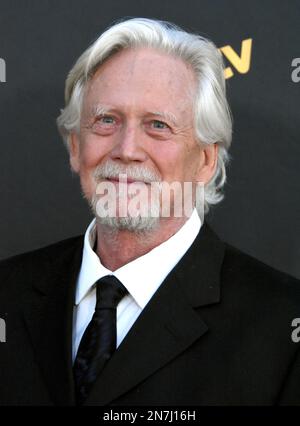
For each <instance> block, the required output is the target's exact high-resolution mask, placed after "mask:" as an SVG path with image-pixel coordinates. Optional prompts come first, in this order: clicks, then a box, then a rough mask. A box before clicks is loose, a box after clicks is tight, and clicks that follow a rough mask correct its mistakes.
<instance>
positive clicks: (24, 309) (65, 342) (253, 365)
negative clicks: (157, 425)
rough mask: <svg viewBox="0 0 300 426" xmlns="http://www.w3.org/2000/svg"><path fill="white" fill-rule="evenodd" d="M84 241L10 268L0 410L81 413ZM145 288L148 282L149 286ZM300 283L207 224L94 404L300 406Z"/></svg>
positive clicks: (5, 279)
mask: <svg viewBox="0 0 300 426" xmlns="http://www.w3.org/2000/svg"><path fill="white" fill-rule="evenodd" d="M82 248H83V237H82V236H80V237H75V238H71V239H68V240H65V241H62V242H59V243H57V244H54V245H51V246H48V247H46V248H43V249H39V250H36V251H33V252H30V253H26V254H22V255H18V256H15V257H13V258H10V259H7V260H4V261H2V262H0V317H2V318H3V319H5V321H6V326H7V330H6V331H7V341H6V343H0V366H1V369H0V404H2V405H53V404H54V405H74V385H73V378H72V359H71V357H72V351H71V348H72V315H73V314H72V311H73V303H74V291H75V283H76V279H77V276H78V272H79V270H80V265H81V256H82ZM141 285H143V282H141ZM296 317H300V287H299V281H297V280H296V279H294V278H291V277H289V276H287V275H285V274H283V273H280V272H278V271H275V270H273V269H272V268H270V267H268V266H266V265H264V264H263V263H261V262H259V261H257V260H255V259H253V258H251V257H250V256H247V255H245V254H243V253H241V252H240V251H238V250H236V249H234V248H233V247H231V246H229V245H227V244H225V243H223V242H222V241H220V240H219V238H218V237H217V236H216V235H215V234H214V232H213V231H212V230H211V229H210V228H209V226H208V225H206V224H204V225H203V226H202V228H201V231H200V233H199V235H198V237H197V238H196V240H195V242H194V243H193V245H192V246H191V248H190V249H189V250H188V251H187V253H186V254H185V255H184V257H183V258H182V259H181V261H180V262H179V263H178V264H177V266H176V267H175V268H174V270H173V271H172V272H171V273H170V274H169V275H168V276H167V278H166V279H165V281H164V282H163V283H162V285H161V286H160V288H159V289H158V290H157V292H156V293H155V295H154V296H153V298H152V299H151V300H150V302H149V303H148V305H147V306H146V308H145V309H144V311H143V312H142V314H141V315H140V317H139V318H138V320H137V321H136V323H135V324H134V325H133V327H132V328H131V330H130V331H129V333H128V335H127V336H126V338H125V339H124V340H123V342H122V343H121V345H120V346H119V348H118V350H117V351H116V352H115V354H114V355H113V357H112V358H111V360H110V361H109V362H108V364H107V366H106V367H105V369H104V370H103V372H102V373H101V374H100V376H99V378H98V380H97V382H96V384H95V386H94V388H93V389H92V392H91V394H90V396H89V398H88V399H87V401H86V405H174V406H178V405H276V404H300V358H299V355H298V352H299V345H297V344H296V343H293V342H292V339H291V332H292V327H291V321H292V320H293V319H294V318H296Z"/></svg>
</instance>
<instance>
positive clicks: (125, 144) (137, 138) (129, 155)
mask: <svg viewBox="0 0 300 426" xmlns="http://www.w3.org/2000/svg"><path fill="white" fill-rule="evenodd" d="M142 138H143V135H142V131H141V129H139V127H138V126H136V125H127V126H124V128H123V130H122V131H121V132H120V134H119V135H118V140H117V141H116V144H115V146H114V147H113V149H112V151H111V153H110V157H111V159H112V160H119V161H122V162H123V163H131V162H133V161H138V162H143V161H146V159H147V154H146V152H145V150H144V148H143V140H142Z"/></svg>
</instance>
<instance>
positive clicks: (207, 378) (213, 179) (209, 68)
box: [0, 19, 300, 406]
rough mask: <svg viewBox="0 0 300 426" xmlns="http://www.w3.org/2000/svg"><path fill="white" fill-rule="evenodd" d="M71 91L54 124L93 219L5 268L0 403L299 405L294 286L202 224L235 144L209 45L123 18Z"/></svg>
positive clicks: (298, 305) (1, 277) (84, 63)
mask: <svg viewBox="0 0 300 426" xmlns="http://www.w3.org/2000/svg"><path fill="white" fill-rule="evenodd" d="M65 95H66V106H65V108H64V110H62V112H61V115H60V117H59V118H58V126H59V129H60V132H61V134H62V136H63V138H64V140H65V143H66V145H67V148H68V152H69V155H70V164H71V168H72V170H73V171H75V172H76V173H77V174H78V175H79V177H80V182H81V187H82V192H83V194H84V196H85V198H86V199H87V200H88V202H89V204H90V205H91V208H92V210H93V212H94V214H95V219H94V221H93V222H92V223H91V224H90V226H89V227H88V229H87V232H86V234H85V236H84V237H83V236H79V237H76V238H71V239H69V240H66V241H61V242H59V243H56V244H54V245H51V246H49V247H46V248H43V249H39V250H36V251H33V252H31V253H27V254H23V255H19V256H15V257H13V258H11V259H8V260H4V261H2V262H1V266H0V300H1V302H0V314H1V315H2V316H3V315H4V314H5V315H6V324H7V333H6V334H7V339H6V340H7V341H6V343H5V344H2V345H1V348H0V349H1V352H0V356H1V358H0V362H1V380H0V383H1V385H0V402H1V404H3V405H107V404H110V405H173V406H176V405H275V404H298V403H300V374H299V373H300V370H299V367H300V365H299V356H298V346H297V345H296V344H295V343H294V342H293V341H292V339H291V333H292V329H291V321H292V320H293V319H294V318H296V317H297V316H298V314H299V310H300V294H299V282H297V281H296V280H295V279H293V278H291V277H289V276H287V275H285V274H283V273H280V272H277V271H275V270H273V269H271V268H270V267H267V266H266V265H264V264H262V263H261V262H259V261H257V260H255V259H253V258H251V257H249V256H247V255H245V254H243V253H241V252H239V251H238V250H236V249H234V248H233V247H231V246H229V245H228V244H225V243H224V242H222V241H221V240H220V239H219V238H218V237H217V236H216V235H215V234H214V232H213V231H212V230H211V229H210V227H209V226H208V225H207V224H206V222H205V220H204V214H203V212H204V213H207V211H208V209H209V206H210V205H211V204H216V203H218V202H219V201H220V200H221V199H222V192H221V191H222V187H223V185H224V182H225V178H226V173H225V166H226V163H227V160H228V153H227V150H228V148H229V146H230V141H231V119H230V112H229V108H228V104H227V101H226V96H225V84H224V77H223V68H222V60H221V56H220V54H219V52H218V50H217V49H216V47H215V46H214V45H213V44H212V43H211V42H209V41H208V40H206V39H204V38H201V37H199V36H196V35H193V34H188V33H186V32H184V31H182V30H181V29H178V28H177V27H175V26H173V25H171V24H168V23H162V22H159V21H154V20H148V19H131V20H128V21H124V22H121V23H119V24H117V25H114V26H113V27H111V28H110V29H108V30H107V31H106V32H104V33H103V34H102V35H101V36H100V37H99V38H98V39H97V40H96V41H95V43H94V44H93V45H92V46H91V47H90V48H89V49H88V50H87V51H86V52H84V53H83V55H82V56H81V57H80V58H79V59H78V61H77V62H76V64H75V65H74V67H73V68H72V70H71V71H70V73H69V76H68V78H67V81H66V92H65ZM203 190H204V192H203ZM201 194H202V196H201ZM189 203H190V205H191V206H192V208H191V209H189V208H187V206H188V205H189ZM195 207H197V209H196V208H195Z"/></svg>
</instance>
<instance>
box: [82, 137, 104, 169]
mask: <svg viewBox="0 0 300 426" xmlns="http://www.w3.org/2000/svg"><path fill="white" fill-rule="evenodd" d="M104 155H105V150H104V146H103V144H101V142H100V141H96V140H85V141H84V142H83V143H82V145H81V148H80V163H81V167H83V168H93V167H96V166H97V165H98V164H99V162H100V161H101V159H102V158H103V156H104Z"/></svg>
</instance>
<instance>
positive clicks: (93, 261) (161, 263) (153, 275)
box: [75, 209, 201, 309]
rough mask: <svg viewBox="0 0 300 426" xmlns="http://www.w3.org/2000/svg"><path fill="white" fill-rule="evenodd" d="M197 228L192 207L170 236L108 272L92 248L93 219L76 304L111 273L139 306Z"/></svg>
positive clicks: (148, 298) (85, 239)
mask: <svg viewBox="0 0 300 426" xmlns="http://www.w3.org/2000/svg"><path fill="white" fill-rule="evenodd" d="M200 228H201V221H200V218H199V216H198V213H197V211H196V209H194V211H193V213H192V215H191V216H190V218H189V219H188V220H187V221H186V222H185V223H184V225H183V226H182V227H181V228H180V229H179V230H178V231H177V232H176V233H175V234H174V235H172V237H170V238H169V239H168V240H166V241H164V242H163V243H162V244H160V245H159V246H157V247H155V248H154V249H152V250H150V251H149V252H148V253H146V254H145V255H143V256H140V257H138V258H137V259H135V260H133V261H131V262H129V263H127V264H126V265H124V266H122V267H121V268H119V269H117V270H115V271H114V272H112V271H110V270H109V269H107V268H105V266H103V265H102V263H101V260H100V258H99V257H98V256H97V254H96V253H95V252H94V250H93V246H94V244H95V240H96V219H93V220H92V222H91V223H90V225H89V226H88V228H87V230H86V233H85V236H84V247H83V257H82V264H81V269H80V273H79V276H78V281H77V288H76V298H75V303H76V305H78V304H79V303H80V302H81V300H82V299H83V298H84V297H85V295H86V294H87V293H88V292H89V291H90V290H91V288H92V287H93V285H94V284H95V282H96V281H98V280H99V279H100V278H102V277H103V276H105V275H114V276H116V277H117V278H118V279H119V280H120V281H121V282H122V283H123V285H124V286H125V287H126V288H127V290H128V292H129V293H130V295H131V296H132V297H133V298H134V300H135V301H136V303H137V304H138V305H139V307H140V308H141V309H143V308H144V307H145V306H146V304H147V303H148V302H149V300H150V299H151V297H152V296H153V294H154V293H155V292H156V290H157V289H158V287H159V286H160V284H161V283H162V282H163V281H164V279H165V278H166V276H167V275H168V274H169V273H170V272H171V270H172V269H173V268H174V266H175V265H176V264H177V263H178V262H179V260H180V259H181V258H182V256H183V255H184V254H185V253H186V251H187V250H188V249H189V247H190V246H191V245H192V243H193V241H194V240H195V238H196V236H197V234H198V233H199V230H200ZM100 238H101V236H100ZM153 265H155V267H153Z"/></svg>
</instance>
